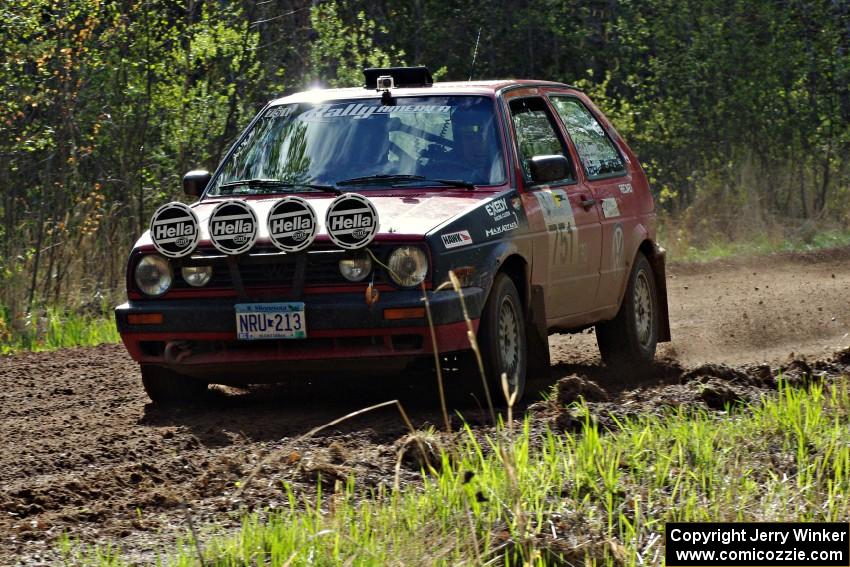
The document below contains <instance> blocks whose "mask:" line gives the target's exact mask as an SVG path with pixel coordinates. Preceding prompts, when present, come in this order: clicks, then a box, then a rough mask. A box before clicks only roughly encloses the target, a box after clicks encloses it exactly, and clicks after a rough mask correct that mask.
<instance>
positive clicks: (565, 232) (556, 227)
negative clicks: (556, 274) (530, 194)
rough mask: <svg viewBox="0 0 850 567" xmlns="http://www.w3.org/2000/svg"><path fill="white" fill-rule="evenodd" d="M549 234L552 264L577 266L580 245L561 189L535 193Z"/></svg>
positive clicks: (573, 218)
mask: <svg viewBox="0 0 850 567" xmlns="http://www.w3.org/2000/svg"><path fill="white" fill-rule="evenodd" d="M534 196H535V197H536V198H537V203H538V204H539V205H540V210H541V211H542V212H543V221H544V222H545V223H546V230H547V231H548V232H549V235H550V236H549V242H550V247H551V250H552V263H553V264H570V265H572V264H577V263H578V262H579V256H580V250H581V245H580V243H579V242H578V231H577V230H576V220H575V215H574V214H573V207H572V205H571V204H570V199H569V197H568V196H567V194H566V192H565V191H564V190H563V189H553V190H551V191H549V190H541V191H535V192H534Z"/></svg>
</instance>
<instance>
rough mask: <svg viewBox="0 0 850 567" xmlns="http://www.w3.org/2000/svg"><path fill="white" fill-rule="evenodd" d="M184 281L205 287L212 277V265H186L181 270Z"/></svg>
mask: <svg viewBox="0 0 850 567" xmlns="http://www.w3.org/2000/svg"><path fill="white" fill-rule="evenodd" d="M180 275H182V276H183V281H185V282H186V283H187V284H189V285H190V286H192V287H204V286H205V285H207V284H208V283H210V279H212V266H184V267H183V268H182V269H181V270H180Z"/></svg>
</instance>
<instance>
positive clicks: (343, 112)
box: [266, 103, 452, 122]
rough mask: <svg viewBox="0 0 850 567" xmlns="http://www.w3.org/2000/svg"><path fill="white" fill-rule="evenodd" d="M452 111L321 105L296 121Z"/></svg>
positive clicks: (428, 107)
mask: <svg viewBox="0 0 850 567" xmlns="http://www.w3.org/2000/svg"><path fill="white" fill-rule="evenodd" d="M278 108H280V107H278ZM275 110H277V109H276V108H275V109H272V110H271V111H269V113H268V114H267V115H266V116H268V117H270V118H276V117H277V116H271V113H272V112H273V111H275ZM451 110H452V107H451V106H438V105H435V104H399V105H395V106H389V105H383V104H371V103H370V104H363V103H358V104H354V103H352V104H319V105H317V106H315V107H313V108H311V109H309V110H307V111H305V112H302V113H301V114H299V115H298V116H297V117H296V120H298V121H301V122H310V121H317V120H327V119H331V118H348V119H352V120H363V119H364V118H369V117H371V116H373V115H375V114H449V113H450V112H451ZM287 116H288V115H287Z"/></svg>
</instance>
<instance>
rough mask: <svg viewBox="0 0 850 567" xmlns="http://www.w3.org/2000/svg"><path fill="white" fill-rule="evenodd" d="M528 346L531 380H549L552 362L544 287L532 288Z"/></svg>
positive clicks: (529, 308)
mask: <svg viewBox="0 0 850 567" xmlns="http://www.w3.org/2000/svg"><path fill="white" fill-rule="evenodd" d="M526 344H527V345H528V353H527V354H528V376H529V378H547V377H548V376H549V366H550V364H551V362H550V359H549V332H548V329H547V328H546V304H545V302H544V295H543V286H539V285H533V286H531V293H530V294H529V298H528V316H527V320H526Z"/></svg>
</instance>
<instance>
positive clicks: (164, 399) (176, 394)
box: [141, 364, 207, 405]
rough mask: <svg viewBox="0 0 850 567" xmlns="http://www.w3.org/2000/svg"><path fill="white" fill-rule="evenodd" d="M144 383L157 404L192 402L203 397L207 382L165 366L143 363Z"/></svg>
mask: <svg viewBox="0 0 850 567" xmlns="http://www.w3.org/2000/svg"><path fill="white" fill-rule="evenodd" d="M141 368H142V385H143V386H144V388H145V392H146V393H147V394H148V397H149V398H150V399H151V401H152V402H153V403H155V404H165V405H174V404H182V403H191V402H194V401H197V400H198V399H200V398H201V397H203V395H204V393H206V391H207V383H206V382H204V381H203V380H198V379H197V378H191V377H189V376H183V375H182V374H178V373H177V372H174V371H173V370H170V369H168V368H165V367H163V366H154V365H148V364H143V365H142V367H141Z"/></svg>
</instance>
